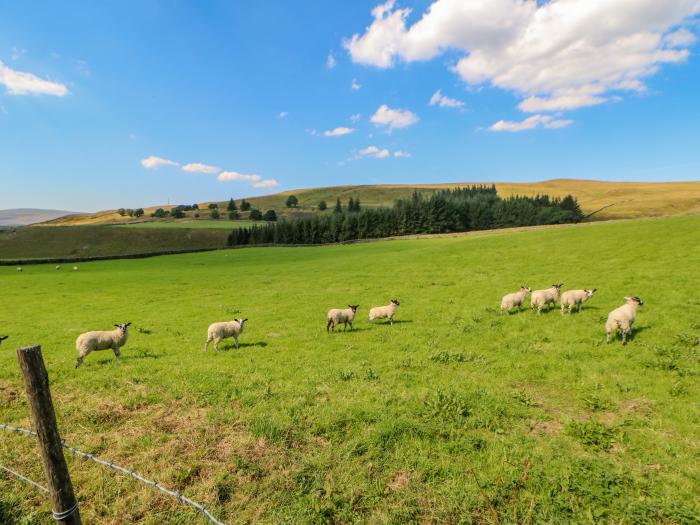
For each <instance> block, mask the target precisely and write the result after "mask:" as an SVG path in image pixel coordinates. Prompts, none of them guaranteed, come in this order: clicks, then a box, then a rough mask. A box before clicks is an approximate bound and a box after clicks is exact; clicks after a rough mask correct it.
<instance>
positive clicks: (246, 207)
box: [241, 199, 251, 211]
mask: <svg viewBox="0 0 700 525" xmlns="http://www.w3.org/2000/svg"><path fill="white" fill-rule="evenodd" d="M250 208H251V206H250V203H249V202H248V201H247V200H245V199H243V200H241V211H249V210H250Z"/></svg>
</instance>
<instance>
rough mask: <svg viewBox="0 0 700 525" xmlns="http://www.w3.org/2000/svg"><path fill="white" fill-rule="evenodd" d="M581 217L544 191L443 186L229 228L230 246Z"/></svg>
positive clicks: (569, 201)
mask: <svg viewBox="0 0 700 525" xmlns="http://www.w3.org/2000/svg"><path fill="white" fill-rule="evenodd" d="M582 219H583V213H582V212H581V208H580V206H579V204H578V202H577V201H576V199H575V198H574V197H572V196H571V195H567V196H566V197H564V198H563V199H560V198H551V197H549V196H548V195H537V196H535V197H524V196H513V197H507V198H501V197H500V196H499V195H498V194H497V193H496V187H495V186H469V187H464V188H457V189H454V190H443V191H439V192H436V193H433V194H432V195H430V196H428V197H426V196H424V195H423V194H421V193H418V192H414V193H413V195H411V197H409V198H406V199H398V200H396V201H395V204H394V207H393V208H365V209H362V210H361V211H353V212H349V211H342V212H339V213H333V214H332V215H314V216H310V217H300V218H295V219H291V220H284V221H280V222H277V223H274V224H267V225H264V226H257V225H254V226H252V227H250V228H241V229H238V230H234V231H233V232H231V234H230V235H229V239H228V241H229V245H231V246H242V245H251V244H253V245H254V244H326V243H335V242H343V241H350V240H355V239H376V238H380V237H393V236H399V235H412V234H421V233H449V232H464V231H471V230H487V229H494V228H508V227H513V226H533V225H539V224H564V223H574V222H579V221H581V220H582Z"/></svg>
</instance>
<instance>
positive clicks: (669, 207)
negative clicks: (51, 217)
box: [47, 179, 700, 226]
mask: <svg viewBox="0 0 700 525" xmlns="http://www.w3.org/2000/svg"><path fill="white" fill-rule="evenodd" d="M467 184H470V183H467ZM457 185H459V184H417V185H416V184H413V185H412V184H390V185H359V186H332V187H325V188H307V189H299V190H291V191H285V192H282V193H275V194H273V195H264V196H261V197H251V198H247V200H249V201H250V203H251V204H252V205H253V207H254V208H258V209H260V210H262V211H265V210H268V209H274V210H275V211H276V212H277V214H278V215H279V216H280V217H284V216H290V215H296V214H308V213H316V212H318V209H317V206H318V203H319V202H320V201H321V200H325V201H326V203H327V205H328V207H329V209H332V208H333V206H334V205H335V201H336V199H337V198H340V199H341V200H342V202H343V205H347V202H348V200H349V199H350V197H352V198H354V199H357V198H359V199H360V202H361V203H362V205H363V206H365V207H377V206H392V205H393V203H394V201H395V200H396V199H397V198H402V197H408V196H410V195H411V193H413V192H414V191H416V190H418V191H421V192H425V193H431V192H435V191H438V190H440V189H444V188H453V187H455V186H457ZM496 188H497V190H498V193H499V194H500V195H502V196H510V195H530V196H532V195H537V194H548V195H551V196H558V197H563V196H565V195H568V194H572V195H574V196H575V197H576V198H578V200H579V202H580V204H581V207H582V209H583V210H584V212H585V213H592V212H594V211H596V210H599V209H601V208H605V209H604V210H602V211H600V212H599V213H597V214H596V215H595V218H596V219H627V218H642V217H660V216H666V215H686V214H698V213H700V182H609V181H590V180H576V179H555V180H548V181H543V182H516V183H509V182H504V183H496ZM289 195H296V196H297V198H298V199H299V208H298V209H289V208H287V207H286V205H285V203H286V200H287V197H289ZM237 201H238V202H240V199H239V198H237ZM227 202H228V197H227V198H226V201H219V202H218V204H219V207H220V208H221V209H222V213H224V210H225V206H226V204H227ZM207 204H208V203H200V208H201V210H200V211H199V212H198V213H202V214H204V213H208V210H206V207H207ZM163 208H166V209H169V208H172V206H163ZM155 209H156V207H152V208H148V209H146V214H147V215H150V213H152V212H153V211H155ZM193 213H194V212H188V214H193ZM327 213H330V211H329V212H327ZM131 220H134V219H130V218H129V217H120V216H119V215H118V214H117V213H116V211H115V210H110V211H104V212H99V213H93V214H84V215H78V216H71V217H65V218H61V219H57V220H56V221H52V222H50V223H47V224H49V225H66V226H70V225H80V224H106V223H110V224H111V223H125V222H129V221H131Z"/></svg>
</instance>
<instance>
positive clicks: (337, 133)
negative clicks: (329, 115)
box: [323, 126, 355, 137]
mask: <svg viewBox="0 0 700 525" xmlns="http://www.w3.org/2000/svg"><path fill="white" fill-rule="evenodd" d="M354 131H355V128H346V127H344V126H341V127H339V128H335V129H331V130H329V131H324V132H323V135H324V136H325V137H342V136H343V135H349V134H350V133H353V132H354Z"/></svg>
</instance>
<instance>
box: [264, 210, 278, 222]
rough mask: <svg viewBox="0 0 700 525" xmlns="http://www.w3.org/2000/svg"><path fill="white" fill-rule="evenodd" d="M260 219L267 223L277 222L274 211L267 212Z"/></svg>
mask: <svg viewBox="0 0 700 525" xmlns="http://www.w3.org/2000/svg"><path fill="white" fill-rule="evenodd" d="M262 219H263V220H264V221H268V222H275V221H276V220H277V213H275V210H267V211H266V212H265V214H264V215H263V216H262Z"/></svg>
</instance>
